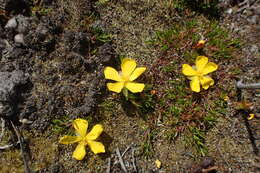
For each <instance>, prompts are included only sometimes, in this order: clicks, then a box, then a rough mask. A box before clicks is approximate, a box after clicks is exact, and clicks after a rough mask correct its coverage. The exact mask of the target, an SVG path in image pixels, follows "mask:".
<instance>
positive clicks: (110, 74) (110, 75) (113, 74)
mask: <svg viewBox="0 0 260 173" xmlns="http://www.w3.org/2000/svg"><path fill="white" fill-rule="evenodd" d="M104 74H105V78H106V79H111V80H115V81H117V82H120V81H122V79H121V77H120V75H119V74H118V72H117V71H116V69H114V68H112V67H106V68H105V70H104Z"/></svg>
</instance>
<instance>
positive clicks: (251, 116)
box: [247, 114, 255, 120]
mask: <svg viewBox="0 0 260 173" xmlns="http://www.w3.org/2000/svg"><path fill="white" fill-rule="evenodd" d="M254 117H255V114H249V117H248V118H247V119H248V120H252V119H253V118H254Z"/></svg>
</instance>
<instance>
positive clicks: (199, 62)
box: [196, 56, 208, 72]
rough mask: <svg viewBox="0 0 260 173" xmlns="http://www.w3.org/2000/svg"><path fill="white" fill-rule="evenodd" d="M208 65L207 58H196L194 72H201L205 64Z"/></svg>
mask: <svg viewBox="0 0 260 173" xmlns="http://www.w3.org/2000/svg"><path fill="white" fill-rule="evenodd" d="M207 63H208V58H207V57H205V56H197V58H196V70H197V71H199V72H202V70H203V69H204V67H205V66H206V64H207Z"/></svg>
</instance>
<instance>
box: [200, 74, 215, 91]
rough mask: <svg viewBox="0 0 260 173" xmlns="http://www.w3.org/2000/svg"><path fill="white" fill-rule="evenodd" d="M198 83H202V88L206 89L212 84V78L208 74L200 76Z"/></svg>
mask: <svg viewBox="0 0 260 173" xmlns="http://www.w3.org/2000/svg"><path fill="white" fill-rule="evenodd" d="M200 83H201V85H202V88H204V89H205V90H207V89H208V88H209V87H210V86H212V85H213V84H214V80H213V79H212V78H211V77H209V76H202V77H201V78H200Z"/></svg>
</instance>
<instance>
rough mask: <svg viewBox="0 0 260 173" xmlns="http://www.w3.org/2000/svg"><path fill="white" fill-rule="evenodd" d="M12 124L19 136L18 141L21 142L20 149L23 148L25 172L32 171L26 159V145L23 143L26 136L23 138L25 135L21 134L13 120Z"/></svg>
mask: <svg viewBox="0 0 260 173" xmlns="http://www.w3.org/2000/svg"><path fill="white" fill-rule="evenodd" d="M11 124H12V127H13V129H14V132H15V134H16V136H17V138H18V142H19V143H20V149H21V153H22V157H23V163H24V172H25V173H31V171H30V168H29V164H28V161H27V159H26V154H25V151H24V145H23V144H24V138H23V136H21V134H20V132H19V130H18V129H17V128H16V127H15V125H14V124H13V122H11Z"/></svg>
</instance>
